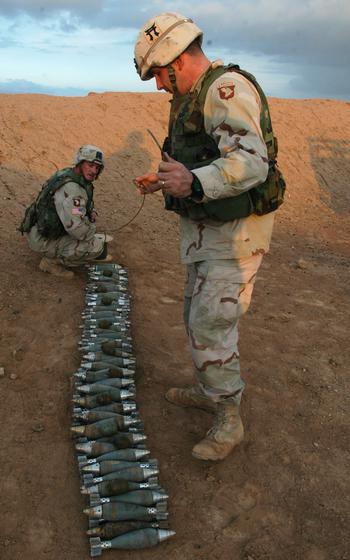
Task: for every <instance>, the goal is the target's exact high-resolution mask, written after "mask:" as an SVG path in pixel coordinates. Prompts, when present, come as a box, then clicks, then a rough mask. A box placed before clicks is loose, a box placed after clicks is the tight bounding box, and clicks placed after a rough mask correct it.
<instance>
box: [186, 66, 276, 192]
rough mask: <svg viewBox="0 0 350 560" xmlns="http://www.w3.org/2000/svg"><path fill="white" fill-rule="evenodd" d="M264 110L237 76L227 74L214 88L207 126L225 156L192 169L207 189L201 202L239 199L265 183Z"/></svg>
mask: <svg viewBox="0 0 350 560" xmlns="http://www.w3.org/2000/svg"><path fill="white" fill-rule="evenodd" d="M260 109H261V101H260V97H259V94H258V92H257V91H256V89H255V88H254V86H253V85H252V84H251V83H250V82H249V81H248V80H247V79H246V78H244V77H243V76H241V75H239V74H237V73H233V72H227V73H226V74H224V75H223V76H221V77H220V78H219V79H217V80H216V81H215V82H214V83H213V84H212V85H211V86H210V88H209V90H208V93H207V96H206V100H205V105H204V115H205V117H204V124H205V129H206V132H207V134H209V135H210V136H212V137H213V138H214V139H215V141H216V143H217V145H218V148H219V150H220V155H221V157H219V158H218V159H217V160H215V161H214V162H212V163H211V164H210V165H207V166H205V167H201V168H199V169H194V170H192V173H194V174H195V175H196V176H197V177H198V179H199V180H200V182H201V184H202V187H203V190H204V198H203V199H202V201H201V202H208V201H210V200H214V199H218V198H228V197H232V196H237V195H239V194H241V193H242V192H244V191H247V190H249V189H251V188H252V187H255V186H256V185H259V184H260V183H263V182H264V181H265V179H266V177H267V172H268V159H267V149H266V144H265V142H264V139H263V136H262V132H261V128H260Z"/></svg>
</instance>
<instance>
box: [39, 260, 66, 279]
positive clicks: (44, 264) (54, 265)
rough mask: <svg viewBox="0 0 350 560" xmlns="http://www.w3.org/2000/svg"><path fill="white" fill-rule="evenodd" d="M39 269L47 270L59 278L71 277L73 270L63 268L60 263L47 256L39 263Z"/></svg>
mask: <svg viewBox="0 0 350 560" xmlns="http://www.w3.org/2000/svg"><path fill="white" fill-rule="evenodd" d="M39 268H40V270H42V271H43V272H48V273H49V274H52V275H53V276H58V277H60V278H67V279H68V278H73V277H74V272H72V271H71V270H67V269H66V268H64V266H63V265H62V264H60V263H59V262H57V261H55V260H54V259H48V258H47V257H43V258H42V259H41V261H40V264H39Z"/></svg>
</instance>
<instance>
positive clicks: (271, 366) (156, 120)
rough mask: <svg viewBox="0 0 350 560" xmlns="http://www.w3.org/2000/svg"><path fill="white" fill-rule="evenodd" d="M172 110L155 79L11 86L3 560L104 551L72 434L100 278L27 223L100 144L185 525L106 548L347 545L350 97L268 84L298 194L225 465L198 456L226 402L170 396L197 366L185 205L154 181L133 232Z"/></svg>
mask: <svg viewBox="0 0 350 560" xmlns="http://www.w3.org/2000/svg"><path fill="white" fill-rule="evenodd" d="M168 107H169V104H168V96H167V95H165V94H157V93H155V94H136V93H116V94H112V93H109V94H101V95H100V94H90V95H89V96H87V97H85V98H58V97H49V96H44V95H0V115H1V117H0V118H1V127H0V163H1V168H0V197H1V198H0V200H1V205H0V216H1V219H0V228H1V229H0V233H1V246H0V257H1V263H2V266H1V270H0V279H1V283H0V285H1V303H0V305H1V321H2V328H1V340H0V348H1V359H0V366H2V367H4V370H5V375H1V376H0V395H1V396H0V425H1V426H2V430H1V437H0V449H1V456H2V462H1V464H2V476H1V487H2V522H1V530H0V556H1V558H2V559H3V560H10V559H11V560H17V559H18V560H19V559H21V560H22V559H23V558H26V560H44V559H48V558H49V559H50V560H58V559H60V560H61V559H62V558H63V559H69V560H78V559H79V560H81V559H82V558H88V557H89V551H88V543H87V538H86V537H85V535H84V531H85V529H86V519H85V516H84V515H83V513H81V512H82V509H83V506H84V501H83V498H82V497H81V496H80V492H79V479H78V473H77V466H76V463H75V457H74V448H73V444H72V440H71V438H70V431H69V426H70V421H71V420H70V398H71V385H70V378H71V374H72V373H73V372H74V371H75V369H76V368H77V366H78V365H79V361H80V356H79V353H78V341H79V324H80V313H81V310H82V308H83V306H84V286H85V283H86V275H85V272H84V271H81V272H80V273H78V274H77V275H76V277H75V278H74V280H72V281H68V282H67V281H65V282H62V281H60V280H59V279H56V278H51V277H50V276H49V275H45V274H43V273H42V272H40V271H39V269H38V262H39V258H38V256H37V255H35V254H33V253H31V252H30V250H29V249H28V247H27V244H26V241H25V240H24V239H23V238H21V236H20V234H19V233H18V232H16V226H17V225H18V223H19V222H20V219H21V216H22V214H23V211H24V208H25V207H26V206H27V204H28V203H29V201H30V200H31V199H32V198H33V197H34V196H35V194H36V193H37V191H38V189H39V187H40V184H41V183H42V181H43V180H44V179H45V178H46V177H47V176H48V175H49V174H50V173H52V172H54V171H55V169H56V168H60V167H63V166H67V165H69V164H70V163H71V158H72V154H73V153H74V151H75V150H76V148H77V147H78V146H79V145H80V144H83V143H93V144H97V145H99V146H101V147H102V148H103V149H104V150H105V153H106V156H107V165H106V169H105V171H104V173H103V175H102V176H101V178H100V180H99V181H98V182H97V184H96V191H95V193H96V194H95V200H96V205H97V207H98V210H99V224H100V226H101V230H105V229H106V230H107V231H108V232H114V235H115V240H114V242H113V243H112V247H111V249H112V254H113V256H114V257H115V261H116V262H119V263H121V264H123V265H125V266H127V267H128V269H129V275H130V290H131V294H132V297H133V308H132V332H133V338H134V346H135V352H136V357H137V363H138V377H137V387H138V396H137V400H138V403H139V408H140V412H141V415H142V417H143V420H144V422H145V429H146V432H147V434H148V442H149V446H150V449H151V451H152V456H153V457H156V458H158V459H159V461H160V472H161V482H162V485H163V487H164V488H165V489H166V490H167V491H168V493H169V494H170V499H169V511H170V525H171V528H172V529H174V530H176V532H177V535H176V537H175V538H174V539H173V540H171V541H169V542H168V543H164V544H163V545H161V546H159V547H157V548H155V549H151V550H147V551H139V552H138V551H135V552H132V553H127V552H115V553H114V554H113V553H108V555H109V556H110V557H111V558H112V557H114V556H115V557H116V558H117V557H118V558H120V560H124V559H127V558H133V559H134V560H137V559H141V558H142V559H146V560H147V559H151V558H152V560H155V559H163V558H165V557H166V558H168V559H169V560H180V559H181V560H183V559H185V560H193V559H196V560H208V559H215V558H220V559H225V560H231V559H232V558H235V559H241V560H281V558H285V559H287V560H294V559H300V560H326V559H327V560H345V558H348V556H347V554H348V546H347V535H348V523H349V519H348V514H349V503H348V502H347V499H346V497H347V496H348V495H349V483H348V476H347V475H348V472H347V471H348V464H349V441H348V438H347V435H348V433H349V432H348V427H349V426H348V415H347V414H346V413H347V412H348V410H349V408H348V406H349V403H348V395H349V386H348V384H347V379H346V373H347V370H346V366H347V364H348V363H349V350H348V346H349V345H348V337H349V335H348V333H349V331H350V324H349V323H350V320H349V314H348V307H349V283H348V281H347V277H348V271H349V264H348V263H349V237H350V236H349V234H350V228H349V208H350V191H349V180H350V155H349V154H350V104H349V103H346V102H340V101H328V100H322V101H321V100H307V101H293V100H280V99H271V108H272V114H273V121H274V125H275V131H276V133H277V135H278V139H279V149H280V156H279V162H280V166H281V168H282V169H283V172H284V174H285V176H286V179H287V182H288V191H287V195H286V203H285V204H284V205H283V207H282V208H281V210H280V211H279V212H278V217H277V222H276V226H275V231H274V237H273V243H272V249H271V253H270V254H269V255H268V256H267V257H266V258H265V260H264V263H263V266H262V270H261V273H260V275H259V277H258V281H257V284H256V288H255V293H254V296H253V303H252V306H251V309H250V311H249V313H248V314H247V317H245V318H244V320H243V321H242V324H241V346H240V349H241V356H242V369H243V374H244V378H245V380H246V383H247V388H246V392H245V396H244V401H243V406H242V408H243V419H244V423H245V426H246V439H245V441H244V443H243V444H242V445H241V446H240V447H239V449H237V450H236V451H235V453H234V454H233V455H232V456H230V457H229V458H228V459H227V460H226V461H224V462H222V463H220V464H217V465H207V464H204V463H202V462H199V461H196V460H195V459H193V458H192V456H191V453H190V452H191V448H192V446H193V445H194V443H195V442H197V441H198V440H199V439H200V438H201V437H202V435H203V434H204V432H205V430H206V429H208V427H209V426H210V417H209V415H207V414H206V413H205V412H200V411H194V410H181V409H177V408H176V407H174V406H172V405H171V404H169V403H167V402H166V401H165V400H164V398H163V394H164V392H165V390H166V389H167V388H169V387H170V386H172V385H174V384H178V385H180V386H184V385H186V384H187V383H190V381H191V361H190V357H189V352H188V349H187V344H186V337H185V333H184V330H183V327H182V305H181V299H182V281H183V270H182V267H181V266H180V265H179V264H178V260H179V259H178V233H177V219H176V217H175V216H173V215H171V214H170V213H166V212H165V211H164V210H163V201H162V198H161V197H160V196H158V195H154V196H152V197H148V198H146V200H145V204H144V207H143V209H142V211H141V213H140V214H139V215H138V216H137V218H136V219H135V220H134V221H132V222H131V223H130V224H129V225H127V226H126V227H124V228H122V229H119V228H121V227H122V226H123V225H124V224H126V223H127V222H128V221H129V220H130V219H131V218H132V217H133V215H134V214H136V212H137V210H138V208H139V207H140V204H141V201H142V199H141V197H140V196H139V195H138V194H137V193H136V192H135V188H134V186H133V184H132V178H133V177H134V176H136V175H138V174H140V173H142V172H145V171H147V170H150V169H156V166H157V162H158V159H159V153H158V150H157V147H156V145H155V144H154V142H153V141H152V139H151V137H150V135H149V134H148V133H147V128H149V129H151V130H152V132H153V133H154V134H155V135H156V137H157V138H159V140H162V138H163V137H164V134H165V132H166V125H167V115H168ZM0 371H1V370H0Z"/></svg>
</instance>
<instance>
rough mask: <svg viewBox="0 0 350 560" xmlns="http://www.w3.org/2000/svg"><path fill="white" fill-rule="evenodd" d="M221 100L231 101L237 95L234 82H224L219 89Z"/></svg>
mask: <svg viewBox="0 0 350 560" xmlns="http://www.w3.org/2000/svg"><path fill="white" fill-rule="evenodd" d="M218 92H219V95H220V99H231V97H234V95H235V84H233V83H232V82H224V83H223V84H221V85H220V86H219V87H218Z"/></svg>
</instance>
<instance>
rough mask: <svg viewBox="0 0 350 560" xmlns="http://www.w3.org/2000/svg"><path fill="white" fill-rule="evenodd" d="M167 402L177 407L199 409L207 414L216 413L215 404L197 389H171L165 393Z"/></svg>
mask: <svg viewBox="0 0 350 560" xmlns="http://www.w3.org/2000/svg"><path fill="white" fill-rule="evenodd" d="M165 398H166V400H167V401H169V402H171V403H172V404H176V405H177V406H183V407H190V406H193V407H195V408H201V409H202V410H206V411H207V412H216V407H217V405H216V403H215V402H214V401H212V400H211V399H209V398H208V397H206V396H205V395H203V394H202V393H201V392H200V389H198V388H197V387H190V388H188V389H178V388H177V387H173V388H172V389H169V391H167V392H166V393H165Z"/></svg>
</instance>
